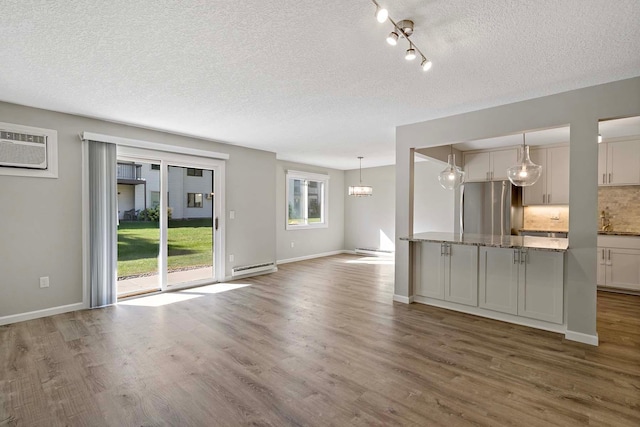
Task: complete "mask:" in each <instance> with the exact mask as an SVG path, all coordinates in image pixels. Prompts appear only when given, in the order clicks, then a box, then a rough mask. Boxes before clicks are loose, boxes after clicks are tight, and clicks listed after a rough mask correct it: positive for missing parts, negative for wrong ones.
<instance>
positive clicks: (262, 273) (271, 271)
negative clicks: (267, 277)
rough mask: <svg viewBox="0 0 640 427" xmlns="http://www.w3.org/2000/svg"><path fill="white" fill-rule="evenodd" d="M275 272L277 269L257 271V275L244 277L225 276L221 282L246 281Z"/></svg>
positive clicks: (252, 274)
mask: <svg viewBox="0 0 640 427" xmlns="http://www.w3.org/2000/svg"><path fill="white" fill-rule="evenodd" d="M276 271H278V267H273V268H272V269H270V270H266V271H259V272H257V273H250V274H244V275H241V276H225V278H224V279H223V280H222V282H231V281H234V280H242V279H248V278H249V277H256V276H262V275H264V274H271V273H275V272H276Z"/></svg>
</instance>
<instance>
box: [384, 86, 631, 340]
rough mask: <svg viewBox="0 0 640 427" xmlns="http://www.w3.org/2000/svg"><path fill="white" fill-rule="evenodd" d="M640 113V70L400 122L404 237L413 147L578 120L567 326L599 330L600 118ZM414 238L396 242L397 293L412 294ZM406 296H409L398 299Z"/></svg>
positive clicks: (399, 204)
mask: <svg viewBox="0 0 640 427" xmlns="http://www.w3.org/2000/svg"><path fill="white" fill-rule="evenodd" d="M638 115H640V77H636V78H633V79H628V80H621V81H617V82H613V83H608V84H605V85H599V86H593V87H589V88H584V89H579V90H575V91H570V92H565V93H560V94H556V95H551V96H546V97H543V98H537V99H532V100H528V101H523V102H518V103H514V104H509V105H503V106H499V107H494V108H489V109H485V110H481V111H475V112H471V113H467V114H461V115H457V116H451V117H445V118H442V119H436V120H431V121H427V122H422V123H416V124H412V125H406V126H400V127H398V128H397V129H396V236H397V237H402V236H406V235H408V234H411V233H412V228H413V223H412V220H411V217H412V213H411V211H410V206H411V200H410V199H411V196H410V194H411V193H410V188H411V186H412V175H411V163H412V158H411V156H412V151H411V149H412V148H415V147H430V146H438V145H444V144H450V143H455V142H461V141H470V140H474V139H481V138H489V137H495V136H500V135H506V134H513V133H520V132H522V131H525V130H534V129H543V128H548V127H558V126H564V125H567V124H569V125H570V126H571V137H570V147H571V163H570V169H571V171H570V186H571V196H570V201H569V206H570V210H569V215H570V216H569V223H570V224H571V226H570V231H569V244H570V250H569V251H568V253H567V272H566V277H567V281H566V284H567V290H566V295H567V300H568V301H567V311H568V312H567V329H568V332H570V333H574V334H580V335H583V336H585V337H593V336H595V335H596V243H597V241H596V237H597V234H596V233H597V218H596V212H597V200H598V193H597V190H598V187H597V185H598V184H597V183H598V177H597V170H598V163H597V160H598V147H597V142H596V141H597V135H598V120H599V119H604V118H616V117H629V116H638ZM409 252H410V250H409V244H408V243H407V242H404V241H397V242H396V269H395V294H396V295H397V296H398V297H405V298H407V297H410V296H412V294H413V289H412V284H411V283H410V277H411V275H410V271H411V264H410V254H409ZM398 299H402V298H398Z"/></svg>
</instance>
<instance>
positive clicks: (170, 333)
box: [0, 255, 640, 426]
mask: <svg viewBox="0 0 640 427" xmlns="http://www.w3.org/2000/svg"><path fill="white" fill-rule="evenodd" d="M278 270H279V271H278V272H277V273H273V274H269V275H263V276H258V277H254V278H250V279H245V280H239V281H236V282H235V283H236V284H242V285H246V286H244V287H239V288H237V289H234V290H229V291H226V292H219V293H214V292H211V291H212V290H215V285H213V287H204V288H194V289H189V290H185V291H181V292H179V293H176V294H166V295H164V296H163V297H165V296H167V295H168V297H167V300H171V295H175V296H179V297H181V299H180V300H178V299H176V300H175V301H174V302H170V301H169V302H167V303H162V304H158V305H156V306H153V305H151V306H149V305H146V306H145V305H143V304H138V303H136V301H138V302H143V301H149V300H148V299H147V300H145V299H140V300H130V303H131V304H127V305H124V304H122V305H118V306H115V307H108V308H104V309H98V310H86V311H79V312H74V313H66V314H61V315H58V316H52V317H48V318H43V319H36V320H32V321H28V322H21V323H16V324H13V325H6V326H3V327H0V426H5V425H6V426H18V425H29V426H31V425H33V426H40V425H42V426H45V425H47V426H48V425H72V426H75V425H91V426H101V425H104V426H113V425H118V426H136V425H203V426H210V425H216V426H238V425H251V426H285V425H292V426H296V425H304V426H307V425H308V426H316V425H317V426H325V425H326V426H329V425H333V426H346V425H353V426H371V425H380V426H390V425H391V426H393V425H397V426H424V425H429V426H439V425H442V426H466V425H469V426H478V425H480V426H483V425H487V426H501V425H505V426H508V425H513V426H519V425H527V426H552V425H555V426H572V425H576V426H581V425H610V426H638V425H640V297H637V296H627V295H619V294H610V293H604V292H601V293H599V295H598V333H599V339H600V346H599V347H592V346H587V345H583V344H579V343H574V342H570V341H566V340H564V338H563V336H562V335H559V334H555V333H552V332H546V331H539V330H535V329H531V328H527V327H524V326H519V325H513V324H508V323H504V322H499V321H494V320H490V319H484V318H480V317H476V316H471V315H467V314H462V313H456V312H452V311H448V310H444V309H440V308H436V307H430V306H425V305H421V304H411V305H405V304H400V303H394V302H393V301H392V298H393V277H394V275H393V273H394V272H393V265H389V263H388V262H387V261H386V260H384V259H377V258H362V257H358V256H353V255H339V256H333V257H327V258H320V259H314V260H309V261H303V262H298V263H291V264H284V265H281V266H279V267H278ZM150 298H154V297H153V296H152V297H150ZM185 298H189V299H185Z"/></svg>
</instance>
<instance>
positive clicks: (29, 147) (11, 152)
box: [0, 127, 47, 170]
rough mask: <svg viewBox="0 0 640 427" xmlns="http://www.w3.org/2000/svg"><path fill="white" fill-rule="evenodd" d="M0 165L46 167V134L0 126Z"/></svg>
mask: <svg viewBox="0 0 640 427" xmlns="http://www.w3.org/2000/svg"><path fill="white" fill-rule="evenodd" d="M0 166H4V167H6V166H10V167H15V168H25V169H43V170H44V169H47V135H43V134H37V133H33V134H32V133H24V132H16V131H14V130H12V129H8V128H4V127H2V128H0Z"/></svg>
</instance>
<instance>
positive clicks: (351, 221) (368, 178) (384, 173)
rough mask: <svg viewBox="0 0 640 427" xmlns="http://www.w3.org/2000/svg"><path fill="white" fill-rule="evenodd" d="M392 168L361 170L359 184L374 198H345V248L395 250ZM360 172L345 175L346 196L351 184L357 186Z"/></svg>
mask: <svg viewBox="0 0 640 427" xmlns="http://www.w3.org/2000/svg"><path fill="white" fill-rule="evenodd" d="M395 169H396V168H395V166H382V167H377V168H366V169H362V183H363V184H364V185H370V186H372V187H373V195H372V196H367V197H353V196H346V197H345V204H344V218H345V226H344V228H345V230H344V236H345V237H344V240H345V248H346V249H349V250H354V249H355V248H374V249H385V250H394V249H395V240H396V238H395V234H396V233H395V211H396V209H395V204H394V198H395V192H396V188H395V185H396V176H395V174H396V172H395ZM359 173H360V171H359V169H355V170H350V171H346V172H345V182H344V188H345V190H344V191H345V193H347V191H348V187H349V186H350V185H358V183H359V180H360V175H359ZM387 239H388V242H387Z"/></svg>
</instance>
